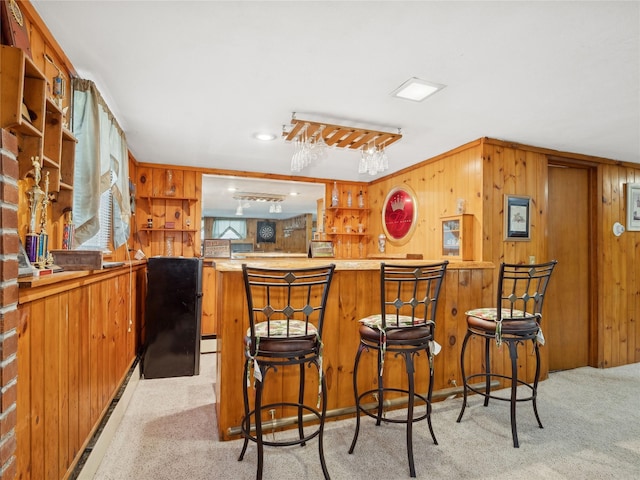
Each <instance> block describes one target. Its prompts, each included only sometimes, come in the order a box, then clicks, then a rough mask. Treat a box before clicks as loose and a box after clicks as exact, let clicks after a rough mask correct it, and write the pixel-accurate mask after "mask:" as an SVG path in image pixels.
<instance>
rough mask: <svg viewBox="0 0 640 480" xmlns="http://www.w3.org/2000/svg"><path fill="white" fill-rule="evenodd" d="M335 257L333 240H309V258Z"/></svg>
mask: <svg viewBox="0 0 640 480" xmlns="http://www.w3.org/2000/svg"><path fill="white" fill-rule="evenodd" d="M322 257H333V242H330V241H324V240H322V241H318V240H312V241H311V242H309V258H322Z"/></svg>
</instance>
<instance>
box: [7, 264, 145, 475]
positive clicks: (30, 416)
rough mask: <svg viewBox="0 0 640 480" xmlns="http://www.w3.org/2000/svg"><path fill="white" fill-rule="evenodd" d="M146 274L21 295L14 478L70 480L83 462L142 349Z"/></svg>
mask: <svg viewBox="0 0 640 480" xmlns="http://www.w3.org/2000/svg"><path fill="white" fill-rule="evenodd" d="M145 271H146V269H145V268H144V265H140V266H136V267H134V268H133V269H132V271H131V272H129V269H126V268H123V269H118V270H113V271H104V272H103V273H99V274H92V275H91V276H81V277H77V278H75V279H73V280H68V281H63V282H55V283H53V284H51V285H48V286H46V285H45V286H42V287H33V288H29V289H24V290H23V289H21V295H20V305H19V307H18V310H19V314H20V325H19V328H18V331H19V335H18V378H19V381H18V400H17V422H16V443H17V448H16V458H17V462H18V474H17V476H16V478H20V479H23V480H28V479H33V480H40V479H43V478H52V479H58V478H66V477H68V476H69V474H70V473H71V471H72V469H73V467H74V466H75V464H76V463H77V462H78V460H79V459H80V456H81V455H82V453H83V450H84V448H85V447H86V445H87V443H88V441H89V440H90V438H91V435H92V434H93V432H94V431H95V430H96V428H97V427H98V424H99V422H100V420H101V418H102V416H103V415H104V413H105V412H106V410H107V408H108V407H109V405H110V402H111V400H112V399H113V397H114V395H115V394H116V392H117V390H118V388H119V387H120V384H121V383H122V381H123V379H124V377H125V376H126V374H127V372H128V370H129V368H130V366H131V365H132V363H133V361H134V359H135V356H136V353H137V349H138V346H139V345H140V342H141V335H142V333H141V331H140V329H141V326H140V323H139V322H138V319H140V318H143V317H144V311H143V310H144V298H145V292H146V276H145Z"/></svg>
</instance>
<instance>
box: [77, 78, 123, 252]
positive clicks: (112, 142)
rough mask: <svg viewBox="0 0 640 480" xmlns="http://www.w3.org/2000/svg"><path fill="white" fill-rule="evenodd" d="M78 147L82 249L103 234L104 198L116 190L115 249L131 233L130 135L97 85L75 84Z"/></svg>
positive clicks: (79, 226) (78, 240)
mask: <svg viewBox="0 0 640 480" xmlns="http://www.w3.org/2000/svg"><path fill="white" fill-rule="evenodd" d="M72 85H73V133H74V135H75V137H76V138H77V139H78V144H77V145H76V158H75V172H74V195H73V219H74V223H75V224H76V228H75V240H76V242H77V244H78V245H81V244H82V243H83V242H85V241H87V240H89V239H90V238H92V237H93V236H94V235H96V233H98V231H99V230H100V227H101V225H100V216H99V212H100V195H102V193H104V192H106V191H107V190H109V189H111V193H112V195H113V205H112V207H113V224H112V226H113V231H112V239H113V246H114V247H115V248H118V247H120V246H121V245H123V244H124V243H126V241H127V238H129V235H130V231H131V206H130V204H129V161H128V155H127V142H126V139H125V136H124V132H123V131H122V129H121V128H120V126H119V125H118V122H117V121H116V119H115V117H114V116H113V115H112V113H111V111H110V110H109V108H108V107H107V105H106V103H105V101H104V100H103V98H102V96H101V95H100V92H98V89H97V88H96V85H95V84H94V83H93V82H92V81H91V80H82V79H73V81H72Z"/></svg>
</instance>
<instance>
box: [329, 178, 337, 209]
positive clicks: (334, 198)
mask: <svg viewBox="0 0 640 480" xmlns="http://www.w3.org/2000/svg"><path fill="white" fill-rule="evenodd" d="M331 206H332V207H337V206H338V184H337V183H336V182H333V191H332V192H331Z"/></svg>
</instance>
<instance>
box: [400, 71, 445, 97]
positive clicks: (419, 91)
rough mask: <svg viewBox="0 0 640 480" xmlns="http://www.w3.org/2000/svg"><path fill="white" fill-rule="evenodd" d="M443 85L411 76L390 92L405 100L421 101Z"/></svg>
mask: <svg viewBox="0 0 640 480" xmlns="http://www.w3.org/2000/svg"><path fill="white" fill-rule="evenodd" d="M444 87H445V85H440V84H438V83H432V82H427V81H426V80H422V79H420V78H416V77H412V78H410V79H409V80H407V81H406V82H404V83H403V84H402V85H400V86H399V87H398V88H396V89H395V90H394V91H393V92H391V96H393V97H398V98H404V99H405V100H411V101H414V102H421V101H423V100H424V99H425V98H427V97H430V96H431V95H433V94H434V93H436V92H438V91H440V90H442V89H443V88H444Z"/></svg>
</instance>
